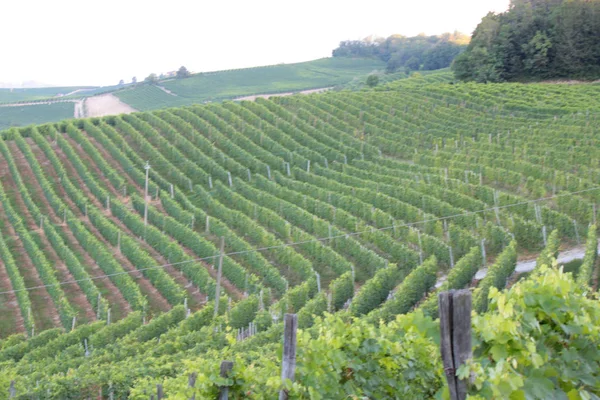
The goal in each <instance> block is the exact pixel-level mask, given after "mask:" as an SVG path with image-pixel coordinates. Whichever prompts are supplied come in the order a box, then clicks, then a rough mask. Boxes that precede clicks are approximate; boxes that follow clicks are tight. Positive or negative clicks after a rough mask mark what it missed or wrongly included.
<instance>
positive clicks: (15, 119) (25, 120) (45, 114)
mask: <svg viewBox="0 0 600 400" xmlns="http://www.w3.org/2000/svg"><path fill="white" fill-rule="evenodd" d="M66 118H73V103H72V102H61V103H52V104H35V105H24V106H12V105H11V106H7V107H0V129H8V128H10V127H12V126H23V125H29V124H42V123H45V122H56V121H60V120H63V119H66Z"/></svg>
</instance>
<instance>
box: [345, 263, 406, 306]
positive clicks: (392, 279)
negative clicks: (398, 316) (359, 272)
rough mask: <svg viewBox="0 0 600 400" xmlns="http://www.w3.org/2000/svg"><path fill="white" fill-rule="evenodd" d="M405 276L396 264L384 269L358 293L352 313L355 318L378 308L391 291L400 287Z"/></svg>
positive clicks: (353, 303)
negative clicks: (399, 284) (400, 282)
mask: <svg viewBox="0 0 600 400" xmlns="http://www.w3.org/2000/svg"><path fill="white" fill-rule="evenodd" d="M403 276H405V273H404V272H403V271H401V270H400V269H399V268H398V266H397V265H396V264H390V265H389V266H388V267H387V268H382V269H380V270H379V271H377V273H375V276H373V278H371V279H369V280H368V281H367V282H366V283H365V284H364V285H363V286H362V287H361V288H360V290H359V291H358V293H357V294H356V296H355V297H354V299H353V300H352V306H351V307H350V312H351V313H352V315H354V316H360V315H363V314H368V313H369V312H371V311H372V310H374V309H375V308H377V307H378V306H379V305H380V304H381V303H383V302H384V301H385V299H386V298H387V297H388V295H389V294H390V291H391V290H392V289H394V287H396V285H398V282H399V281H400V280H401V279H402V277H403Z"/></svg>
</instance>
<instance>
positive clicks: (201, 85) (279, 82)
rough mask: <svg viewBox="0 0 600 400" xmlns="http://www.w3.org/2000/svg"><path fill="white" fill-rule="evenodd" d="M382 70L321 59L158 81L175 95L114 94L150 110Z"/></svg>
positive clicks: (144, 89) (151, 90) (377, 64)
mask: <svg viewBox="0 0 600 400" xmlns="http://www.w3.org/2000/svg"><path fill="white" fill-rule="evenodd" d="M384 67H385V64H384V63H383V62H381V61H379V60H375V59H351V58H322V59H319V60H314V61H308V62H303V63H296V64H280V65H271V66H266V67H256V68H245V69H235V70H227V71H217V72H207V73H200V74H195V75H192V76H191V77H189V78H186V79H169V80H164V81H161V82H159V85H161V86H163V87H165V88H166V89H168V90H170V91H171V92H173V93H174V94H175V95H176V96H172V95H169V94H167V93H165V92H164V91H161V90H160V89H158V88H155V87H152V86H149V85H140V86H137V87H135V88H133V89H124V90H121V91H117V92H115V95H116V96H117V97H119V98H120V99H121V100H122V101H123V102H125V103H127V104H129V105H130V106H132V107H134V108H136V109H138V110H151V109H156V108H163V107H174V106H181V105H188V104H194V103H203V102H207V101H217V100H224V99H232V98H236V97H241V96H248V95H253V94H262V93H282V92H293V91H300V90H306V89H315V88H322V87H330V86H336V85H341V84H345V83H348V82H350V81H352V80H353V79H354V78H356V77H363V76H366V75H368V74H369V73H371V72H373V71H379V70H382V69H383V68H384Z"/></svg>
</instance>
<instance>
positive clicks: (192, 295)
mask: <svg viewBox="0 0 600 400" xmlns="http://www.w3.org/2000/svg"><path fill="white" fill-rule="evenodd" d="M68 140H69V141H70V144H71V145H72V146H73V148H74V149H75V151H76V152H77V153H78V155H79V157H80V158H81V159H82V160H83V161H84V162H85V163H86V165H88V166H91V167H92V171H91V172H92V173H94V174H95V175H96V176H98V177H100V180H101V181H102V183H103V184H104V186H105V187H106V188H107V189H108V190H109V191H110V192H111V194H112V196H114V197H116V198H118V199H119V200H121V201H122V202H124V203H127V199H125V198H123V193H122V192H120V191H119V190H118V189H117V188H115V187H113V186H112V184H111V183H110V181H109V180H108V178H106V177H105V176H104V174H103V173H102V171H101V170H100V169H99V168H98V166H97V165H96V164H95V163H94V162H93V160H92V159H91V157H90V156H89V154H87V153H86V152H85V151H84V150H83V149H82V148H79V146H78V145H77V143H76V142H75V141H74V140H72V139H71V138H69V139H68ZM101 154H102V155H103V157H104V158H105V160H106V162H107V163H109V164H110V165H111V166H112V167H113V168H114V167H115V164H117V163H115V162H114V160H113V159H112V158H110V155H109V154H106V153H103V152H101ZM118 170H119V172H122V173H123V175H122V176H124V177H128V175H127V174H125V172H124V171H123V170H122V169H120V167H119V169H118ZM130 183H133V184H134V182H133V181H130ZM136 187H137V186H136ZM138 189H140V191H141V188H139V187H138ZM151 203H153V204H152V205H153V206H156V205H159V204H160V200H158V201H152V202H151ZM161 208H162V207H161ZM134 212H135V211H134ZM111 220H112V221H113V222H114V223H115V225H117V226H118V227H119V229H121V230H122V231H123V232H124V233H126V234H128V235H129V236H131V237H133V238H135V237H136V236H135V234H134V233H133V232H131V230H130V229H129V228H128V227H127V226H126V225H125V224H123V222H121V221H120V220H119V219H118V218H111ZM137 242H138V245H139V246H140V248H142V249H144V250H146V251H147V252H148V253H149V254H150V256H152V258H154V259H155V260H156V264H157V265H163V264H168V260H167V259H166V258H164V257H163V256H162V255H161V254H160V253H159V252H158V251H156V250H155V249H154V248H152V247H151V246H150V245H148V244H147V243H145V242H143V241H141V240H137ZM164 270H165V271H166V272H167V273H168V274H169V275H170V276H171V277H172V278H173V279H174V280H175V282H177V283H178V284H179V286H181V287H182V288H185V290H186V291H187V293H188V300H189V301H188V306H189V307H190V308H192V309H197V308H200V305H201V304H204V303H205V302H206V296H203V295H202V294H200V292H198V290H196V289H195V288H193V287H192V285H191V282H190V281H189V280H187V278H185V277H184V276H183V275H182V274H181V273H180V272H179V271H177V270H176V269H175V268H174V267H172V266H168V267H165V268H164Z"/></svg>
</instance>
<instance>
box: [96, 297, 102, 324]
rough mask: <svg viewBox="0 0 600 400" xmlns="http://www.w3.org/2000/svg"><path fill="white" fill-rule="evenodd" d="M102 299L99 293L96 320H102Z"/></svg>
mask: <svg viewBox="0 0 600 400" xmlns="http://www.w3.org/2000/svg"><path fill="white" fill-rule="evenodd" d="M101 299H102V295H101V294H100V293H98V300H97V301H96V319H100V312H101V310H100V308H101V307H100V306H101V305H102V303H101V302H100V301H101Z"/></svg>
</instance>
